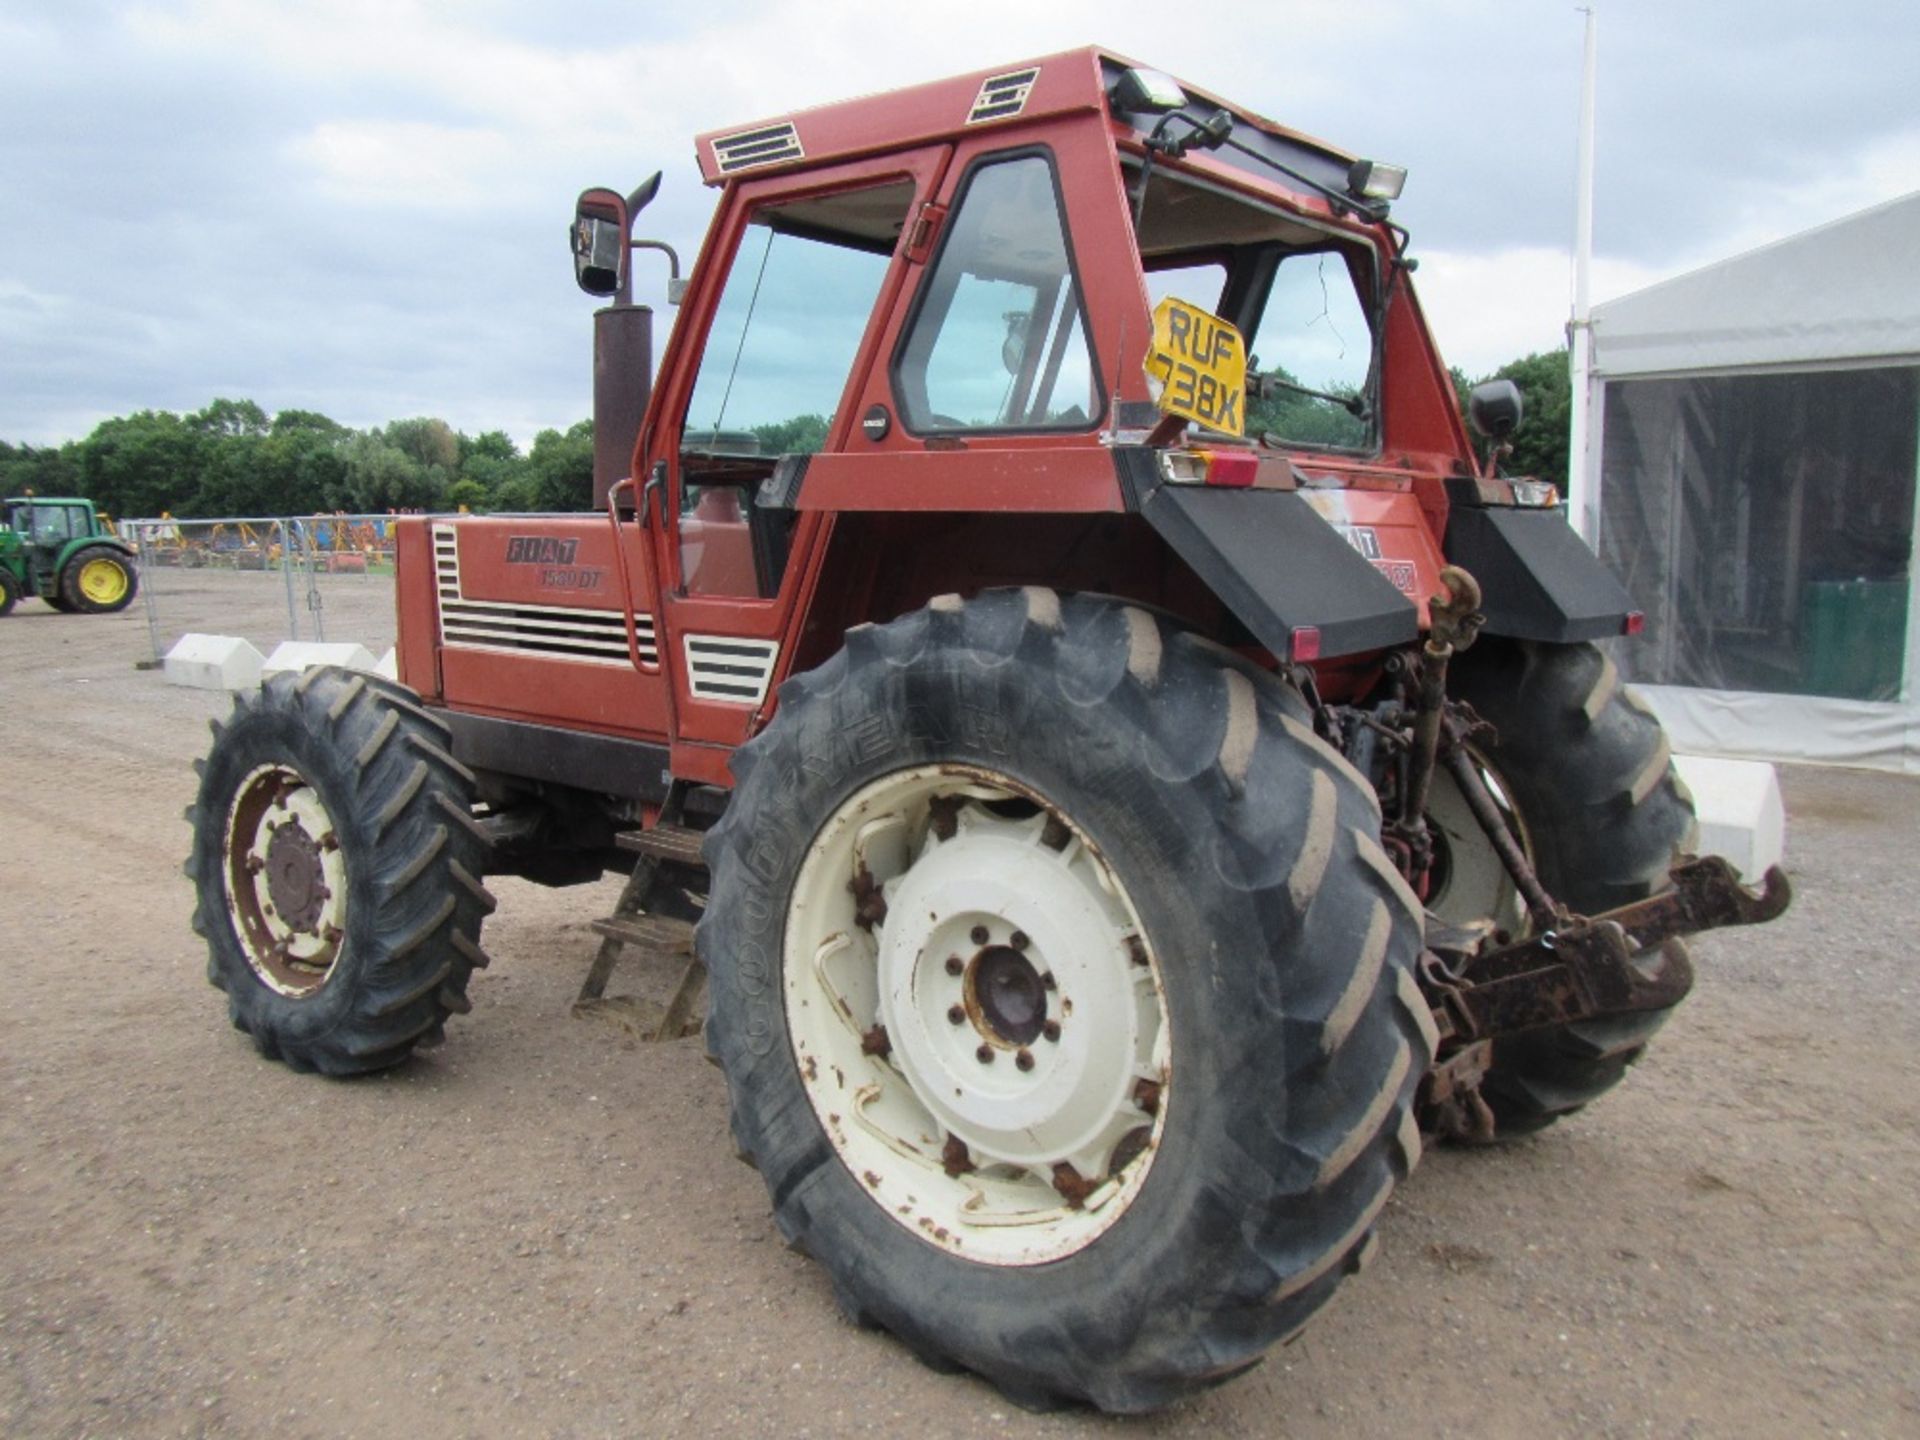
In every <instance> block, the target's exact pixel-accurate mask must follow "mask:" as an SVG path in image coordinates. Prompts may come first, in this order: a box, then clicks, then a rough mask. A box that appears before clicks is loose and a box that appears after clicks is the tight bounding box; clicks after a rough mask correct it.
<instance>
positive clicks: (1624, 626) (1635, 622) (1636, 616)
mask: <svg viewBox="0 0 1920 1440" xmlns="http://www.w3.org/2000/svg"><path fill="white" fill-rule="evenodd" d="M1646 628H1647V617H1646V616H1645V614H1643V613H1642V612H1640V611H1638V610H1629V611H1627V618H1626V619H1624V620H1622V621H1621V622H1620V633H1621V634H1622V635H1638V634H1639V633H1640V632H1641V631H1642V630H1644V629H1646Z"/></svg>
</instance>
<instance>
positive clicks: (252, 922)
mask: <svg viewBox="0 0 1920 1440" xmlns="http://www.w3.org/2000/svg"><path fill="white" fill-rule="evenodd" d="M446 745H447V734H446V730H445V727H444V726H443V725H442V724H441V722H440V721H439V720H438V719H436V718H435V717H434V716H433V715H431V714H430V713H429V712H428V711H426V710H424V709H422V708H421V707H420V706H419V705H418V703H417V698H416V697H414V696H413V694H412V692H410V691H407V690H405V689H404V688H402V687H401V686H399V685H396V684H393V683H392V682H390V681H387V680H383V679H380V678H379V677H377V676H372V675H365V674H359V673H356V672H353V671H347V670H338V669H333V668H329V667H321V668H315V669H311V670H307V671H304V672H302V673H301V674H299V675H297V676H296V675H292V674H282V675H276V676H274V677H273V678H271V679H270V680H268V681H267V682H266V683H265V684H264V685H262V686H261V688H260V690H259V692H258V693H257V694H256V695H253V696H251V697H236V699H235V701H234V711H233V715H232V717H231V718H230V719H229V720H228V721H227V723H226V724H225V725H220V724H218V723H217V722H216V724H215V726H214V743H213V748H212V750H211V752H210V753H209V754H208V756H207V758H206V760H205V761H204V762H200V766H199V768H200V770H201V774H200V788H199V793H198V795H197V797H196V798H195V801H194V803H193V805H192V806H191V807H190V809H189V811H188V818H189V819H190V820H191V821H192V823H193V827H194V831H193V850H192V853H191V854H190V855H189V856H188V858H187V865H186V870H187V874H188V876H189V877H190V878H191V879H193V880H194V882H195V886H196V891H197V894H196V904H195V907H194V915H193V928H194V929H195V931H196V932H198V933H199V934H201V935H203V936H205V937H206V940H207V950H208V960H207V978H208V979H209V980H210V981H211V982H212V983H213V984H214V985H216V986H217V987H219V988H220V989H222V990H224V991H225V992H226V994H227V1009H228V1014H229V1016H230V1018H231V1019H232V1021H233V1023H234V1025H235V1026H236V1027H237V1028H238V1029H240V1030H242V1031H244V1032H246V1033H247V1034H248V1035H250V1036H252V1037H253V1041H254V1044H255V1045H256V1046H257V1047H258V1048H259V1050H260V1053H261V1054H263V1055H265V1056H267V1057H268V1058H270V1059H277V1060H284V1061H285V1062H286V1063H287V1064H288V1065H290V1066H292V1067H293V1068H294V1069H296V1070H319V1071H321V1072H323V1073H325V1074H329V1075H349V1074H354V1073H357V1072H360V1071H366V1070H377V1069H380V1068H382V1067H383V1066H388V1065H392V1064H395V1063H396V1062H398V1061H400V1060H401V1059H404V1058H405V1057H406V1055H407V1054H408V1053H409V1052H411V1051H412V1049H413V1047H414V1046H415V1045H416V1044H418V1043H420V1042H422V1041H425V1040H430V1039H437V1038H438V1037H439V1035H440V1033H441V1029H442V1027H443V1026H444V1025H445V1023H446V1020H447V1017H448V1016H449V1015H451V1014H456V1013H465V1012H466V1011H467V1010H468V1009H469V1008H471V1007H470V1004H469V1002H468V1000H467V996H466V990H467V979H468V977H469V976H470V975H471V974H472V972H473V969H474V967H475V966H476V965H484V964H485V963H486V956H485V955H484V953H483V952H482V951H481V949H480V946H479V939H480V925H481V921H482V920H483V919H485V917H486V915H487V914H488V912H489V911H491V910H492V909H493V904H494V902H493V897H492V896H491V895H489V894H488V893H487V891H486V889H485V887H484V886H483V885H482V884H481V883H480V880H479V878H478V877H479V876H481V875H482V874H484V873H485V866H486V856H487V844H486V840H485V837H484V835H483V833H482V832H481V831H480V829H479V827H478V826H477V825H476V823H475V822H474V819H473V816H472V798H473V797H472V793H471V791H472V784H473V777H472V775H471V774H470V773H469V772H468V771H467V770H466V769H465V767H463V766H462V765H461V764H460V763H459V762H458V761H456V760H455V759H454V758H453V757H452V755H450V754H449V753H448V752H447V749H446Z"/></svg>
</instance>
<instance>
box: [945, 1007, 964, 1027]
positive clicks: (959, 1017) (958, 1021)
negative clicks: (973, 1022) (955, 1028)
mask: <svg viewBox="0 0 1920 1440" xmlns="http://www.w3.org/2000/svg"><path fill="white" fill-rule="evenodd" d="M947 1023H948V1024H950V1025H964V1024H966V1023H967V1012H966V1011H965V1010H964V1009H962V1008H961V1007H960V1006H958V1005H949V1006H948V1007H947Z"/></svg>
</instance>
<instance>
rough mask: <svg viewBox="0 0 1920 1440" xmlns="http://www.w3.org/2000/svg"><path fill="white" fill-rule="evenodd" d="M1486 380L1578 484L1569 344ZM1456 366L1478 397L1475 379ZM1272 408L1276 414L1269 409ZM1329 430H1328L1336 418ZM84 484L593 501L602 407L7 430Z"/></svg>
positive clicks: (71, 481)
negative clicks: (1519, 408) (574, 415)
mask: <svg viewBox="0 0 1920 1440" xmlns="http://www.w3.org/2000/svg"><path fill="white" fill-rule="evenodd" d="M1481 378H1483V379H1488V380H1491V379H1507V380H1512V381H1513V382H1514V383H1515V384H1517V385H1518V386H1519V387H1520V392H1521V394H1522V396H1523V397H1524V398H1525V401H1526V420H1525V423H1524V424H1523V425H1522V426H1521V428H1520V431H1519V433H1518V434H1517V435H1516V436H1515V437H1514V450H1513V454H1512V455H1510V456H1508V457H1507V459H1506V461H1505V462H1504V464H1503V466H1502V469H1503V470H1504V471H1505V472H1506V473H1507V474H1510V475H1532V476H1537V477H1538V478H1540V479H1542V480H1551V481H1553V482H1554V483H1556V484H1558V485H1559V486H1560V487H1561V489H1562V491H1563V492H1564V491H1565V489H1566V484H1567V441H1568V435H1567V428H1568V423H1569V416H1570V410H1571V404H1572V401H1571V391H1570V387H1569V384H1568V374H1567V352H1566V350H1565V349H1557V350H1547V351H1543V352H1540V353H1538V354H1534V355H1527V356H1523V357H1522V358H1520V359H1518V360H1513V361H1510V362H1508V363H1507V364H1506V365H1503V366H1501V367H1500V368H1499V369H1498V370H1496V371H1494V372H1493V374H1491V375H1488V376H1483V377H1481ZM1453 381H1454V385H1455V386H1456V388H1457V389H1458V390H1459V393H1460V403H1461V405H1462V407H1463V408H1464V407H1465V405H1466V397H1467V392H1468V390H1469V389H1471V388H1472V386H1473V384H1475V383H1477V382H1475V381H1471V380H1469V379H1468V377H1467V376H1466V375H1465V374H1464V373H1462V372H1461V371H1459V370H1455V371H1454V372H1453ZM1268 411H1271V412H1272V413H1267V412H1268ZM1249 420H1250V421H1257V423H1254V424H1251V425H1250V428H1251V429H1253V430H1254V431H1255V433H1258V432H1259V431H1261V430H1272V431H1275V432H1277V433H1279V434H1281V435H1283V436H1285V437H1286V438H1288V439H1293V440H1301V441H1307V442H1317V443H1333V444H1339V443H1343V442H1345V441H1347V440H1348V439H1349V438H1350V437H1349V436H1348V435H1347V433H1346V432H1347V431H1348V430H1350V429H1356V428H1363V427H1361V426H1360V422H1358V421H1356V420H1354V419H1353V417H1352V416H1350V415H1348V414H1347V412H1346V411H1344V410H1342V409H1340V408H1339V407H1338V406H1336V405H1330V404H1328V403H1327V402H1325V401H1320V400H1314V399H1312V398H1311V397H1307V396H1299V395H1289V396H1285V397H1281V398H1280V399H1279V400H1278V401H1276V402H1272V403H1270V404H1269V405H1268V406H1267V407H1265V408H1264V409H1263V410H1262V411H1261V412H1259V413H1258V414H1257V416H1256V415H1250V416H1249ZM826 431H827V420H826V417H824V416H819V415H803V416H796V417H794V418H793V419H791V420H787V421H783V422H780V423H779V424H774V425H763V426H759V427H757V429H756V431H755V434H756V435H757V437H758V438H759V441H760V448H761V449H762V450H763V451H765V452H766V453H768V454H786V453H793V452H800V451H809V450H817V449H819V447H820V444H821V443H822V441H823V440H824V439H825V437H826ZM1323 431H1324V432H1325V433H1322V432H1323ZM29 489H31V490H32V491H33V492H34V493H36V494H39V495H84V496H86V497H88V498H89V499H91V500H92V501H93V502H94V503H95V504H96V505H98V506H100V507H101V508H102V509H104V510H106V511H108V512H109V513H110V514H114V515H125V516H149V515H159V514H161V513H162V512H165V513H168V514H172V515H174V516H177V517H180V518H182V519H186V518H191V517H194V516H212V515H310V514H314V513H317V512H331V511H335V510H345V511H348V512H349V513H353V514H379V513H382V512H384V511H387V510H453V509H456V508H458V507H459V506H462V505H465V506H466V507H468V508H469V509H472V510H482V511H488V510H586V509H589V508H591V507H592V502H593V422H592V421H591V420H582V421H580V422H579V423H578V424H576V425H573V426H571V427H570V428H568V429H566V430H564V431H562V430H542V431H541V432H540V433H539V434H538V435H537V436H535V437H534V441H533V446H532V448H531V449H530V450H529V451H528V452H527V453H525V454H522V453H521V452H520V448H519V447H518V446H517V445H516V444H515V443H514V442H513V440H512V438H511V437H510V436H508V435H507V434H506V433H505V432H504V431H501V430H488V431H485V432H483V433H481V434H479V435H468V434H466V433H464V432H462V431H458V430H455V429H454V428H453V427H452V426H451V425H449V424H447V422H446V421H444V420H438V419H433V418H430V417H420V418H416V419H411V420H394V421H391V422H389V423H388V424H385V425H377V426H374V427H373V428H371V429H367V430H356V429H353V428H351V427H350V426H346V425H342V424H340V423H339V422H338V421H335V420H331V419H329V418H328V417H327V416H325V415H322V414H319V413H318V412H316V411H312V410H282V411H280V412H279V413H278V414H276V415H272V416H269V415H268V414H267V413H266V411H264V410H262V409H261V408H260V406H258V405H256V404H255V403H254V402H253V401H251V400H215V401H213V403H211V404H210V405H208V406H207V407H206V408H205V409H204V410H199V411H196V412H195V413H193V414H191V415H176V414H174V413H172V412H171V411H166V410H142V411H140V412H138V413H137V414H133V415H125V416H119V417H116V418H114V419H112V420H103V421H101V422H100V424H98V425H97V426H95V427H94V429H93V433H92V434H90V435H88V436H87V437H86V438H85V439H82V440H69V441H67V442H66V443H65V444H63V445H49V446H34V445H13V444H9V443H8V442H6V441H4V440H0V495H19V494H21V493H23V492H25V491H27V490H29Z"/></svg>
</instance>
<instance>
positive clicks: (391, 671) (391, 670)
mask: <svg viewBox="0 0 1920 1440" xmlns="http://www.w3.org/2000/svg"><path fill="white" fill-rule="evenodd" d="M373 673H374V674H376V675H384V676H386V677H387V679H389V680H398V679H399V678H400V653H399V651H397V650H388V651H387V653H386V654H384V655H382V656H381V657H380V658H379V660H378V661H376V662H375V664H374V667H373Z"/></svg>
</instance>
